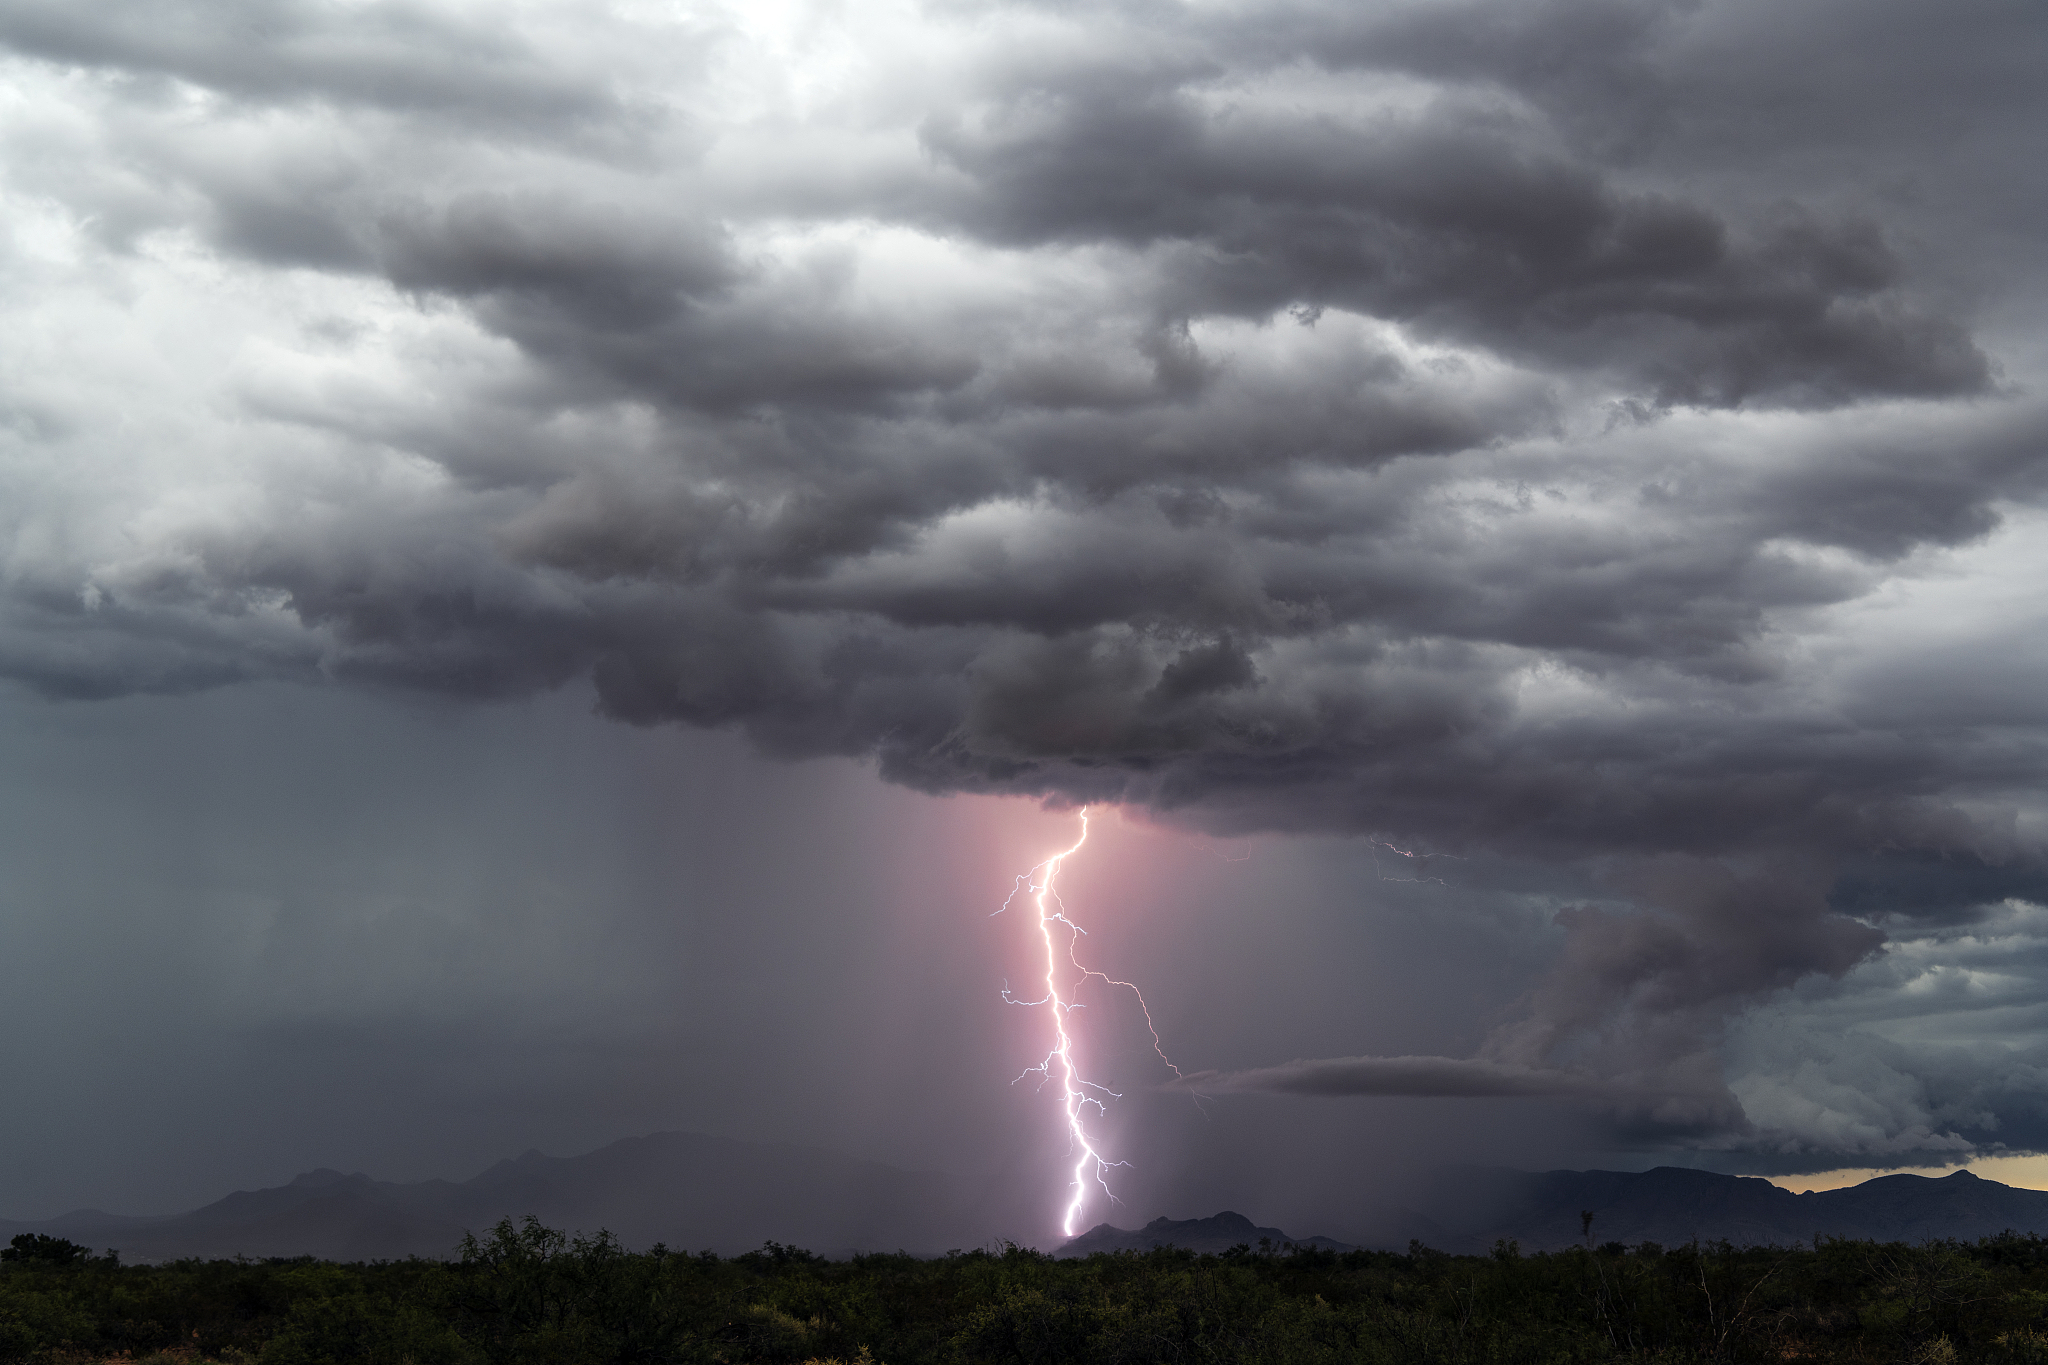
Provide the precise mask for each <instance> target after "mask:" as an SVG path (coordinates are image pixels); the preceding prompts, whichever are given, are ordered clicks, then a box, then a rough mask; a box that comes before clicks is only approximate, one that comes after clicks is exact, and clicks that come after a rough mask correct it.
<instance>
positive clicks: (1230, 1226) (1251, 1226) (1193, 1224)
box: [1053, 1209, 1352, 1256]
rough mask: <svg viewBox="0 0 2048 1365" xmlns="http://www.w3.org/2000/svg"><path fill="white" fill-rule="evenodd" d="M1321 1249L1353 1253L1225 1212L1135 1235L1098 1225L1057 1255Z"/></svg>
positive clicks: (1161, 1222)
mask: <svg viewBox="0 0 2048 1365" xmlns="http://www.w3.org/2000/svg"><path fill="white" fill-rule="evenodd" d="M1260 1242H1266V1243H1268V1244H1270V1245H1272V1246H1275V1247H1279V1246H1289V1245H1292V1246H1300V1247H1320V1248H1326V1249H1328V1250H1331V1251H1350V1250H1352V1248H1351V1247H1350V1246H1349V1245H1347V1244H1346V1243H1343V1242H1338V1241H1334V1240H1332V1239H1331V1238H1328V1237H1294V1236H1291V1235H1289V1234H1288V1233H1285V1232H1282V1231H1281V1230H1280V1229H1279V1228H1262V1227H1260V1226H1259V1225H1258V1224H1256V1223H1254V1222H1252V1220H1251V1219H1249V1218H1247V1217H1245V1216H1244V1215H1243V1214H1241V1213H1237V1212H1234V1211H1231V1210H1228V1209H1226V1210H1224V1211H1223V1212H1222V1213H1217V1214H1211V1215H1210V1216H1209V1217H1207V1218H1180V1219H1175V1218H1166V1217H1163V1216H1162V1217H1159V1218H1154V1219H1153V1220H1152V1221H1151V1222H1149V1223H1147V1224H1146V1225H1145V1226H1144V1227H1143V1228H1140V1229H1139V1230H1137V1231H1135V1232H1131V1231H1126V1230H1125V1229H1123V1228H1120V1227H1114V1226H1112V1225H1111V1224H1108V1223H1097V1224H1096V1225H1095V1226H1094V1227H1092V1228H1090V1229H1088V1231H1086V1232H1084V1233H1082V1234H1081V1235H1080V1236H1079V1237H1076V1238H1074V1239H1073V1240H1072V1241H1070V1242H1068V1243H1067V1244H1066V1245H1064V1246H1062V1247H1060V1248H1059V1249H1058V1250H1056V1251H1054V1252H1053V1255H1055V1256H1093V1255H1095V1254H1097V1253H1099V1252H1110V1251H1151V1250H1153V1249H1154V1248H1157V1247H1179V1248H1181V1249H1182V1250H1184V1251H1194V1252H1202V1253H1208V1254H1212V1255H1213V1254H1215V1253H1217V1252H1223V1251H1229V1250H1230V1249H1231V1248H1232V1247H1238V1246H1256V1245H1257V1244H1258V1243H1260Z"/></svg>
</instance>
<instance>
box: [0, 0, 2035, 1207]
mask: <svg viewBox="0 0 2048 1365" xmlns="http://www.w3.org/2000/svg"><path fill="white" fill-rule="evenodd" d="M0 50H4V54H5V55H4V57H0V209H4V213H0V224H4V231H0V290H4V297H5V300H6V304H7V319H8V322H7V325H6V327H5V328H0V674H4V676H5V678H6V679H7V681H6V682H5V683H4V684H0V866H4V868H5V876H4V878H0V916H4V918H0V1035H4V1036H5V1037H6V1038H7V1039H8V1043H7V1047H6V1049H5V1051H4V1054H0V1091H4V1093H6V1094H7V1095H8V1096H9V1097H10V1112H11V1114H12V1115H13V1121H11V1122H10V1123H9V1124H8V1125H7V1128H6V1131H5V1132H4V1133H0V1160H4V1162H5V1163H6V1165H5V1167H4V1172H0V1179H4V1181H5V1182H6V1183H5V1187H4V1195H5V1198H4V1201H0V1202H4V1207H0V1214H6V1215H12V1216H17V1217H18V1216H30V1215H40V1214H48V1213H54V1212H57V1211H59V1210H61V1209H63V1208H67V1207H74V1206H77V1205H80V1204H97V1205H100V1206H103V1207H110V1208H120V1209H123V1210H132V1211H145V1210H151V1209H170V1208H176V1207H180V1206H185V1205H189V1204H192V1203H196V1202H199V1201H200V1200H202V1199H206V1198H210V1197H212V1196H214V1195H216V1194H218V1193H220V1192H221V1191H222V1190H224V1189H226V1188H230V1187H233V1186H235V1185H244V1186H247V1185H254V1184H260V1183H270V1182H272V1181H275V1180H278V1179H283V1178H286V1177H288V1176H289V1175H290V1174H292V1173H293V1172H294V1171H297V1170H301V1169H305V1168H307V1167H309V1166H314V1165H322V1164H324V1165H333V1166H340V1167H342V1168H344V1169H358V1168H361V1169H367V1170H370V1171H372V1172H373V1173H374V1174H377V1175H380V1176H386V1177H390V1178H419V1177H423V1176H429V1175H445V1176H452V1177H461V1176H466V1175H468V1174H471V1173H472V1172H473V1171H474V1170H475V1169H477V1168H479V1167H481V1166H482V1165H483V1164H486V1163H487V1162H489V1161H490V1160H493V1159H495V1158H496V1157H499V1156H502V1155H506V1154H509V1153H511V1152H516V1151H518V1150H520V1149H523V1148H525V1147H527V1146H534V1145H538V1146H542V1147H544V1148H546V1149H548V1150H551V1151H555V1152H558V1153H566V1152H570V1151H575V1150H580V1149H582V1148H584V1147H588V1146H595V1145H597V1144H599V1143H602V1142H604V1141H607V1140H610V1139H611V1138H615V1137H619V1136H624V1135H626V1134H628V1133H634V1132H642V1131H647V1130H650V1129H653V1128H660V1127H690V1128H700V1129H705V1130H709V1131H715V1132H722V1133H729V1134H732V1135H735V1136H741V1137H756V1138H773V1139H782V1140H798V1141H807V1142H821V1143H829V1144H831V1145H835V1146H838V1147H841V1148H843V1149H845V1150H849V1151H854V1152H857V1153H859V1154H861V1155H866V1156H876V1157H881V1158H883V1159H888V1160H895V1161H899V1162H901V1163H903V1164H908V1165H918V1166H926V1167H932V1168H939V1169H947V1170H951V1171H953V1172H955V1173H956V1174H958V1175H959V1176H961V1177H962V1178H963V1179H965V1180H966V1181H967V1182H968V1183H969V1184H970V1185H972V1186H973V1187H974V1188H976V1189H979V1190H981V1191H983V1192H984V1195H985V1197H986V1198H987V1200H988V1201H990V1202H989V1204H988V1207H989V1208H991V1209H995V1210H997V1211H998V1213H999V1214H1000V1218H1008V1219H1011V1220H1012V1222H1011V1223H1009V1224H1006V1225H1005V1226H1010V1227H1014V1228H1015V1229H1016V1231H1017V1233H1018V1234H1019V1235H1023V1236H1025V1237H1026V1239H1027V1240H1030V1239H1039V1240H1042V1239H1043V1238H1044V1237H1045V1235H1046V1231H1047V1230H1046V1229H1045V1228H1042V1227H1033V1226H1031V1220H1032V1219H1033V1218H1036V1217H1038V1216H1039V1211H1041V1210H1042V1207H1044V1206H1049V1204H1050V1203H1051V1202H1053V1201H1054V1200H1055V1199H1056V1198H1057V1192H1058V1185H1059V1182H1060V1180H1061V1178H1062V1170H1063V1166H1064V1159H1063V1152H1064V1145H1063V1139H1062V1134H1061V1131H1060V1126H1059V1122H1058V1116H1057V1113H1056V1111H1055V1109H1054V1108H1052V1107H1051V1106H1050V1103H1049V1101H1048V1098H1047V1097H1046V1096H1043V1095H1037V1094H1034V1093H1032V1092H1031V1091H1030V1088H1029V1086H1028V1085H1027V1086H1025V1087H1013V1086H1012V1085H1011V1078H1012V1077H1013V1076H1015V1075H1016V1074H1017V1072H1018V1070H1019V1069H1020V1068H1021V1067H1023V1066H1026V1065H1028V1064H1030V1063H1031V1062H1032V1061H1034V1060H1036V1055H1034V1049H1035V1050H1036V1052H1037V1053H1038V1054H1042V1051H1043V1037H1044V1029H1045V1028H1046V1027H1047V1021H1046V1019H1045V1016H1044V1014H1043V1012H1039V1013H1037V1014H1033V1013H1032V1012H1031V1011H1028V1010H1020V1009H1017V1008H1014V1007H1011V1006H1006V1005H1005V1004H1004V1003H1003V1000H1002V997H1001V992H1002V989H1003V986H1004V983H1005V981H1006V980H1012V979H1013V978H1015V976H1016V974H1017V973H1019V972H1020V971H1024V970H1028V968H1029V950H1030V946H1031V945H1030V942H1029V941H1028V938H1027V937H1024V936H1020V934H1019V933H1018V932H1016V931H1018V930H1022V929H1029V928H1030V926H1029V925H1028V924H1021V923H1018V922H1016V921H1015V920H1014V919H1004V918H1000V917H998V918H996V919H993V920H991V919H990V918H989V915H988V912H989V911H990V910H992V909H994V908H995V906H997V905H1000V904H1001V902H1002V897H1003V896H1004V895H1005V894H1006V893H1007V892H1008V890H1009V888H1010V886H1011V882H1012V878H1013V877H1014V875H1015V874H1016V873H1018V872H1020V871H1022V870H1023V869H1024V868H1025V867H1026V866H1028V865H1029V864H1030V863H1031V862H1032V861H1034V860H1035V859H1036V858H1038V857H1040V856H1043V854H1044V853H1046V852H1049V851H1051V850H1052V849H1054V848H1057V847H1059V846H1061V845H1062V844H1063V843H1064V842H1066V841H1067V840H1069V839H1070V838H1071V837H1072V832H1073V829H1074V827H1075V823H1076V821H1075V817H1074V809H1075V808H1076V807H1077V806H1078V805H1079V804H1080V803H1084V802H1087V803H1094V806H1095V808H1096V809H1097V810H1098V812H1101V813H1102V816H1103V818H1102V819H1101V820H1100V821H1098V824H1097V827H1096V828H1097V832H1098V836H1099V837H1098V838H1097V839H1096V840H1095V841H1094V842H1092V843H1091V845H1090V846H1089V849H1088V850H1087V853H1086V856H1085V857H1081V858H1077V859H1076V860H1075V862H1074V864H1073V865H1072V867H1071V869H1070V870H1069V872H1068V873H1067V874H1066V875H1067V876H1068V878H1069V879H1070V880H1069V882H1068V885H1069V887H1070V889H1071V890H1072V891H1073V893H1074V896H1073V901H1072V905H1071V907H1070V908H1071V909H1072V911H1073V914H1074V917H1075V918H1076V920H1078V921H1079V922H1081V923H1083V924H1085V925H1086V926H1087V927H1088V929H1089V931H1090V937H1089V939H1088V940H1087V951H1088V952H1089V954H1090V955H1091V965H1098V966H1101V967H1102V968H1103V969H1104V970H1106V971H1109V972H1110V973H1111V974H1112V975H1116V976H1121V977H1127V978H1130V979H1132V980H1136V981H1138V982H1140V984H1142V985H1143V987H1144V988H1145V990H1146V993H1147V998H1148V1000H1150V1001H1151V1002H1152V1006H1153V1011H1154V1015H1155V1019H1156V1022H1157V1023H1158V1025H1159V1028H1160V1032H1161V1036H1162V1040H1163V1041H1164V1043H1165V1045H1166V1048H1167V1051H1168V1052H1169V1054H1171V1055H1172V1057H1173V1059H1174V1061H1175V1062H1176V1063H1178V1064H1179V1065H1180V1066H1181V1067H1182V1069H1183V1070H1184V1071H1185V1072H1187V1073H1188V1074H1189V1075H1190V1076H1191V1077H1194V1078H1195V1079H1194V1081H1193V1082H1192V1083H1191V1088H1195V1089H1200V1090H1201V1091H1203V1092H1204V1093H1206V1094H1209V1095H1212V1096H1213V1097H1214V1103H1213V1104H1211V1105H1209V1106H1208V1110H1207V1112H1206V1114H1205V1113H1204V1111H1203V1110H1202V1109H1200V1108H1198V1107H1197V1106H1196V1104H1195V1102H1194V1101H1193V1099H1191V1098H1190V1096H1189V1095H1188V1093H1187V1090H1186V1089H1183V1088H1177V1087H1176V1085H1175V1084H1174V1083H1172V1078H1171V1073H1170V1072H1167V1071H1165V1070H1164V1068H1163V1067H1161V1066H1160V1065H1159V1064H1158V1063H1157V1061H1156V1058H1153V1057H1152V1056H1151V1054H1150V1051H1149V1047H1148V1046H1144V1044H1146V1043H1147V1042H1148V1040H1146V1039H1145V1038H1144V1036H1143V1035H1142V1032H1137V1033H1135V1034H1134V1032H1133V1023H1134V1021H1133V1019H1132V1018H1131V1017H1130V1012H1129V1010H1128V1009H1127V1008H1124V1007H1123V1006H1120V1005H1117V1004H1114V1003H1112V1002H1111V1001H1110V1000H1108V999H1106V998H1105V999H1103V1000H1099V1001H1095V1002H1093V1004H1092V1011H1093V1012H1091V1013H1088V1014H1087V1015H1086V1025H1087V1029H1086V1032H1085V1034H1084V1045H1085V1046H1086V1047H1087V1048H1088V1049H1090V1057H1091V1059H1092V1064H1093V1065H1095V1066H1096V1067H1097V1069H1098V1074H1099V1075H1100V1076H1102V1077H1103V1078H1104V1079H1105V1080H1106V1081H1109V1082H1113V1083H1115V1084H1116V1085H1118V1086H1119V1087H1121V1088H1122V1089H1123V1090H1124V1091H1125V1093H1126V1099H1125V1100H1124V1101H1122V1102H1121V1103H1120V1104H1119V1105H1118V1106H1116V1107H1115V1108H1114V1109H1113V1110H1112V1112H1111V1113H1110V1114H1109V1115H1107V1116H1105V1117H1104V1118H1103V1119H1102V1120H1101V1131H1102V1133H1103V1136H1104V1140H1105V1142H1107V1143H1108V1144H1110V1146H1111V1147H1112V1148H1113V1150H1114V1154H1115V1155H1117V1156H1120V1157H1124V1158H1127V1159H1128V1160H1130V1161H1131V1162H1132V1163H1133V1165H1132V1167H1131V1169H1130V1170H1129V1171H1126V1172H1119V1173H1118V1177H1117V1178H1118V1180H1119V1181H1120V1182H1122V1192H1125V1193H1126V1194H1127V1196H1128V1198H1129V1201H1130V1203H1129V1206H1128V1208H1127V1209H1126V1210H1123V1211H1119V1214H1118V1218H1119V1221H1122V1222H1124V1223H1125V1224H1126V1225H1131V1220H1132V1219H1144V1218H1150V1217H1152V1216H1155V1215H1157V1214H1160V1213H1165V1214H1169V1215H1171V1216H1175V1217H1192V1216H1200V1215H1204V1214H1207V1213H1211V1212H1214V1211H1215V1209H1216V1208H1217V1207H1221V1206H1223V1205H1224V1204H1226V1203H1229V1204H1234V1205H1235V1206H1237V1207H1240V1208H1242V1209H1243V1210H1244V1211H1245V1212H1247V1213H1251V1214H1253V1215H1254V1216H1255V1217H1258V1218H1259V1219H1261V1220H1262V1221H1272V1220H1281V1219H1294V1220H1297V1221H1312V1220H1314V1219H1316V1218H1317V1217H1319V1214H1318V1210H1319V1209H1322V1208H1325V1207H1327V1206H1329V1204H1330V1202H1331V1201H1332V1200H1343V1199H1352V1198H1354V1197H1363V1196H1362V1195H1361V1194H1360V1191H1361V1190H1363V1189H1364V1188H1365V1186H1367V1185H1370V1184H1371V1183H1372V1182H1373V1181H1375V1180H1381V1179H1383V1176H1384V1173H1386V1172H1399V1171H1405V1170H1409V1169H1413V1168H1415V1167H1416V1166H1417V1165H1418V1164H1419V1163H1422V1162H1425V1161H1426V1160H1432V1159H1441V1158H1443V1157H1445V1156H1452V1157H1457V1158H1460V1159H1474V1160H1492V1161H1501V1162H1506V1163H1511V1164H1517V1165H1588V1164H1609V1165H1614V1164H1624V1165H1625V1164H1633V1165H1638V1166H1640V1165H1647V1164H1651V1163H1654V1162H1659V1161H1677V1162H1683V1163H1689V1164H1705V1165H1713V1166H1717V1167H1719V1168H1721V1169H1731V1170H1752V1171H1764V1172H1794V1171H1818V1170H1826V1169H1831V1168H1837V1167H1843V1166H1870V1165H1887V1164H1925V1163H1930V1162H1933V1163H1939V1162H1943V1161H1956V1160H1963V1159H1967V1158H1969V1157H1971V1156H1973V1155H1979V1156H1981V1155H1983V1154H1986V1153H1994V1152H2000V1151H2040V1150H2048V994H2044V988H2048V908H2044V906H2048V850H2044V843H2043V841H2044V833H2048V811H2044V798H2043V786H2042V782H2043V777H2044V771H2048V685H2044V684H2048V619H2044V618H2048V594H2044V593H2043V592H2042V591H2041V584H2042V583H2043V582H2044V581H2048V508H2044V505H2043V504H2044V496H2048V482H2044V476H2048V401H2044V398H2043V394H2042V385H2043V381H2044V378H2048V343H2044V339H2043V332H2042V329H2041V327H2040V323H2039V320H2040V318H2041V317H2042V316H2044V315H2048V287H2044V286H2048V262H2044V260H2043V251H2042V245H2041V240H2042V239H2041V230H2040V225H2041V223H2042V222H2043V221H2048V174H2044V173H2043V172H2042V170H2041V169H2040V168H2041V167H2042V166H2043V165H2048V146H2044V143H2048V107H2044V106H2048V82H2044V81H2043V79H2042V75H2043V72H2044V71H2048V26H2044V25H2043V24H2042V23H2041V21H2040V13H2039V9H2038V6H2036V5H2034V4H2032V3H2029V2H2028V0H1958V2H1957V3H1951V4H1945V5H1939V6H1936V5H1929V4H1908V3H1900V2H1895V0H1856V3H1853V4H1852V3H1848V0H1834V2H1833V3H1828V2H1826V0H1823V2H1822V3H1815V4H1808V5H1801V6H1794V7H1788V6H1785V5H1782V4H1770V3H1764V2H1763V0H1696V2H1692V3H1669V4H1659V3H1653V2H1652V0H1554V2H1551V3H1527V2H1525V0H1514V2H1513V3H1508V2H1507V0H1499V2H1497V3H1369V4H1355V3H1345V4H1319V3H1314V0H1299V2H1298V3H1244V4H1229V3H1213V4H1212V3H1182V4H1176V3H1169V2H1168V0H1152V2H1149V3H1148V2H1144V0H1140V2H1138V3H1129V4H1117V3H1090V4H1085V5H1084V4H1073V5H1069V4H1062V3H1051V2H1050V0H1049V2H1048V3H1041V4H998V3H972V2H971V0H958V2H957V3H943V2H940V0H934V3H930V4H926V5H922V6H919V5H910V4H903V5H898V4H891V3H886V2H884V0H876V2H874V3H861V4H858V5H851V4H848V5H839V4H831V3H823V2H822V0H821V2H820V3H812V4H804V3H785V4H764V3H748V4H744V5H733V6H730V7H721V6H718V5H713V4H702V5H696V4H684V3H678V4H657V3H651V2H650V3H637V2H629V0H621V2H620V3H615V4H609V5H606V4H599V3H592V2H591V0H578V2H576V3H546V2H544V0H534V2H533V3H501V4H458V3H440V2H439V0H417V2H416V3H382V2H380V0H369V2H360V0H350V2H349V3H313V2H312V0H301V2H297V3H294V2H293V0H209V2H206V3H175V2H173V3H164V0H151V2H150V3H123V2H121V0H106V2H105V3H97V4H93V5H78V4H76V3H71V2H68V0H0ZM1135 1022H1136V1024H1137V1025H1138V1026H1139V1027H1140V1028H1141V1027H1142V1020H1137V1021H1135ZM1375 1173H1379V1174H1375ZM1103 1213H1104V1216H1108V1215H1107V1211H1106V1210H1104V1211H1103ZM991 1216H992V1217H995V1216H997V1215H996V1214H992V1215H991ZM1090 1221H1093V1219H1091V1220H1090ZM1295 1230H1297V1231H1303V1232H1309V1231H1324V1230H1327V1231H1332V1232H1341V1231H1342V1228H1341V1226H1339V1225H1337V1224H1332V1223H1329V1222H1328V1221H1327V1220H1325V1222H1324V1223H1322V1224H1319V1225H1318V1226H1316V1227H1306V1226H1304V1227H1300V1228H1297V1229H1295Z"/></svg>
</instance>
